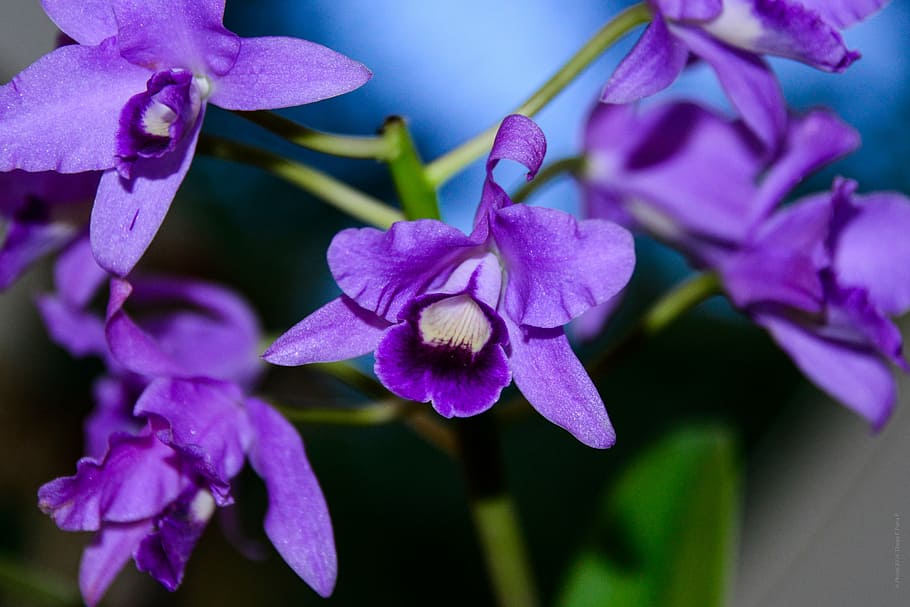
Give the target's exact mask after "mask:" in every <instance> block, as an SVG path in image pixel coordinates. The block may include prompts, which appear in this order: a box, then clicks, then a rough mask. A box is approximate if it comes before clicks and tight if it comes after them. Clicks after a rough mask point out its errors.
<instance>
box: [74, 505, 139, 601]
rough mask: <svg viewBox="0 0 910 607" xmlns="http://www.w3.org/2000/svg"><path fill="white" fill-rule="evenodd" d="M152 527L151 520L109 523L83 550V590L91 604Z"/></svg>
mask: <svg viewBox="0 0 910 607" xmlns="http://www.w3.org/2000/svg"><path fill="white" fill-rule="evenodd" d="M151 530H152V522H151V520H143V521H139V522H136V523H129V524H121V525H118V524H108V525H105V526H104V528H103V529H102V530H101V531H99V532H98V534H97V535H96V536H95V538H94V540H93V541H92V543H91V544H90V545H89V546H88V547H86V549H85V551H84V552H83V553H82V561H81V562H80V564H79V590H80V591H81V592H82V598H83V599H84V600H85V603H86V605H88V607H94V606H95V605H96V604H97V603H98V601H100V600H101V597H102V596H104V593H105V592H106V591H107V589H108V586H110V585H111V582H113V581H114V578H116V577H117V574H118V573H120V570H121V569H123V566H124V565H125V564H126V562H127V561H128V560H129V559H130V557H131V556H132V555H133V553H134V552H135V551H136V550H137V549H138V548H139V543H140V542H141V541H142V538H144V537H145V536H146V534H148V533H149V532H150V531H151Z"/></svg>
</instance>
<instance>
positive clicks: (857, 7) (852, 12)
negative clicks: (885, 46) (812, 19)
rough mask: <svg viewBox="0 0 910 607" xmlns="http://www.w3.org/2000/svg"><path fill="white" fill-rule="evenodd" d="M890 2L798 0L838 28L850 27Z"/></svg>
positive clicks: (875, 0) (870, 0) (868, 0)
mask: <svg viewBox="0 0 910 607" xmlns="http://www.w3.org/2000/svg"><path fill="white" fill-rule="evenodd" d="M888 2H890V0H799V3H800V4H802V5H803V6H805V7H806V8H808V9H810V10H813V11H815V12H816V13H818V14H819V15H820V16H821V18H822V19H824V20H825V21H827V22H828V23H830V24H832V25H835V26H837V27H839V28H842V29H843V28H845V27H850V26H851V25H853V24H854V23H856V22H857V21H862V20H863V19H865V18H866V17H868V16H870V15H872V14H873V13H875V12H877V11H879V10H880V9H882V8H883V7H884V6H885V5H886V4H888Z"/></svg>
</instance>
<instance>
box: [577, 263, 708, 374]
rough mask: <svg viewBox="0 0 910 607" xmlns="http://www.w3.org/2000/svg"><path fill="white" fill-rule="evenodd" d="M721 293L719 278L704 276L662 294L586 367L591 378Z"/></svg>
mask: <svg viewBox="0 0 910 607" xmlns="http://www.w3.org/2000/svg"><path fill="white" fill-rule="evenodd" d="M721 292H722V288H721V282H720V278H719V277H718V276H717V274H715V273H714V272H703V273H701V274H696V275H695V276H692V277H691V278H688V279H686V280H684V281H683V282H681V283H680V284H678V285H677V286H675V287H673V288H672V289H671V290H670V291H668V292H667V293H665V294H664V295H663V296H662V297H661V298H660V299H658V300H657V301H656V302H655V303H654V304H653V305H652V306H651V307H650V308H649V309H648V311H647V312H645V314H644V316H642V317H641V319H640V320H639V321H638V324H637V325H636V326H635V327H634V328H633V329H632V330H631V331H629V333H627V334H626V335H625V337H623V338H622V339H621V340H620V341H618V342H617V343H616V344H615V345H614V346H613V347H611V348H609V349H607V350H604V352H603V353H602V354H601V355H600V356H599V357H597V358H596V359H594V361H593V362H592V363H590V364H588V365H587V367H588V370H589V371H590V373H591V375H592V376H595V377H596V375H597V374H599V372H602V371H603V370H605V369H607V368H608V367H609V366H610V365H611V364H613V363H614V362H615V361H616V360H617V359H619V358H620V357H622V356H624V355H625V354H627V353H629V352H630V351H631V350H633V349H635V348H637V347H638V346H639V345H641V344H642V343H643V342H644V341H645V340H647V339H648V338H650V337H653V336H655V335H657V334H658V333H660V332H661V331H663V330H664V329H665V328H667V327H668V326H669V325H670V324H672V323H673V322H674V321H676V320H677V319H678V318H679V317H680V316H682V315H683V314H685V313H686V312H688V311H689V310H691V309H692V308H694V307H695V306H697V305H698V304H700V303H701V302H703V301H705V300H706V299H708V298H709V297H712V296H714V295H718V294H720V293H721Z"/></svg>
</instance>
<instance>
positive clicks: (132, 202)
mask: <svg viewBox="0 0 910 607" xmlns="http://www.w3.org/2000/svg"><path fill="white" fill-rule="evenodd" d="M224 3H225V0H177V1H174V0H167V1H166V0H98V1H93V2H71V1H69V0H43V2H42V5H43V7H44V10H45V12H46V13H47V14H48V16H49V17H50V18H51V19H52V20H53V21H54V23H56V24H57V26H58V27H59V28H60V29H61V30H62V31H63V32H64V33H65V34H67V35H68V36H69V37H70V38H72V39H73V40H75V41H76V42H78V44H76V45H69V46H63V47H61V48H58V49H57V50H55V51H53V52H51V53H49V54H48V55H45V56H44V57H42V58H41V59H39V60H38V61H36V62H35V63H34V64H32V65H31V66H29V67H28V68H26V69H25V70H24V71H23V72H22V73H20V74H19V75H18V76H16V77H15V78H13V80H12V82H10V83H9V84H6V85H4V86H2V87H0V171H11V170H14V169H22V170H25V171H47V170H55V171H59V172H62V173H79V172H84V171H104V175H103V176H102V178H101V183H100V185H99V188H98V192H97V196H96V198H95V206H94V208H93V210H92V218H91V238H92V248H93V251H94V254H95V257H96V258H97V259H98V262H99V263H100V264H101V266H103V267H104V268H105V269H107V270H109V271H111V272H113V273H116V274H119V275H121V276H122V275H126V274H127V273H128V272H129V271H130V270H131V269H132V268H133V266H134V265H135V263H136V262H137V261H138V259H139V258H140V257H141V256H142V254H143V252H144V251H145V249H146V248H147V247H148V245H149V243H150V242H151V240H152V238H153V237H154V235H155V233H156V232H157V231H158V228H159V226H160V225H161V222H162V220H163V219H164V215H165V214H166V212H167V209H168V207H169V206H170V203H171V201H172V200H173V198H174V195H175V193H176V191H177V188H178V187H179V185H180V183H181V182H182V181H183V178H184V176H185V175H186V172H187V171H188V170H189V166H190V162H191V160H192V157H193V152H194V150H195V147H196V141H197V139H198V137H199V130H200V127H201V125H202V118H203V115H204V113H205V107H206V104H207V103H213V104H215V105H217V106H219V107H222V108H225V109H231V110H259V109H268V108H279V107H288V106H294V105H301V104H304V103H311V102H314V101H319V100H321V99H326V98H328V97H333V96H335V95H339V94H342V93H346V92H349V91H351V90H353V89H356V88H357V87H359V86H361V85H362V84H363V83H364V82H366V81H367V80H368V79H369V77H370V72H369V71H368V70H367V69H366V68H365V67H364V66H362V65H361V64H359V63H356V62H354V61H352V60H350V59H348V58H347V57H345V56H343V55H340V54H338V53H336V52H334V51H332V50H330V49H327V48H325V47H323V46H320V45H318V44H314V43H312V42H308V41H306V40H299V39H295V38H281V37H266V38H240V37H239V36H237V35H236V34H234V33H232V32H230V31H228V30H226V29H225V28H224V26H223V25H222V17H223V14H224Z"/></svg>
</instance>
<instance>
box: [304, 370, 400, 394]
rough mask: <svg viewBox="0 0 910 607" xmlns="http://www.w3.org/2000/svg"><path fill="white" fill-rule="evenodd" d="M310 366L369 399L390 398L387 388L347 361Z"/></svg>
mask: <svg viewBox="0 0 910 607" xmlns="http://www.w3.org/2000/svg"><path fill="white" fill-rule="evenodd" d="M309 366H310V367H311V368H313V369H317V370H319V371H322V372H323V373H327V374H329V375H331V376H332V377H334V378H335V379H337V380H339V381H342V382H344V383H346V384H347V385H349V386H351V387H352V388H354V389H355V390H357V391H358V392H360V393H361V394H363V395H364V396H367V397H369V398H373V399H376V400H383V399H386V398H388V396H389V391H388V390H386V389H385V386H383V385H382V384H381V383H379V382H378V381H376V379H374V378H373V377H372V376H370V375H368V374H367V373H364V372H363V371H361V370H360V369H358V368H357V367H355V366H353V365H351V364H350V363H348V362H346V361H338V362H331V363H312V364H311V365H309Z"/></svg>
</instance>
